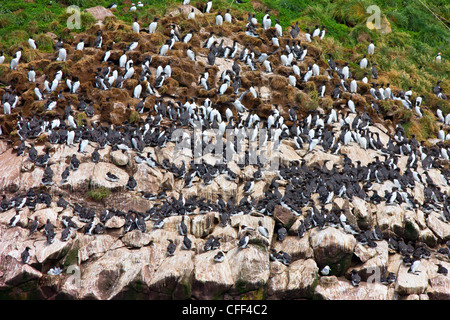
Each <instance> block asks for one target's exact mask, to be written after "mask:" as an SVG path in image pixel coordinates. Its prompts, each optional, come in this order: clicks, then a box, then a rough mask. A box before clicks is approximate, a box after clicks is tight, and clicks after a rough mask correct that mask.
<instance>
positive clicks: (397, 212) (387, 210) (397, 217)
mask: <svg viewBox="0 0 450 320" xmlns="http://www.w3.org/2000/svg"><path fill="white" fill-rule="evenodd" d="M376 215H377V223H378V226H379V227H380V229H381V231H382V232H383V233H384V232H385V231H386V232H394V233H396V234H397V235H403V226H404V218H405V210H404V209H403V208H402V207H400V206H399V205H386V204H385V202H382V203H380V204H379V205H378V207H377V211H376Z"/></svg>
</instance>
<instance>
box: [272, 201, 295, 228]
mask: <svg viewBox="0 0 450 320" xmlns="http://www.w3.org/2000/svg"><path fill="white" fill-rule="evenodd" d="M273 217H274V218H275V219H276V220H277V221H278V222H281V224H283V226H284V227H285V228H286V229H289V228H290V227H291V226H292V224H293V223H294V222H295V220H296V219H297V216H296V215H295V214H294V213H293V212H292V211H291V210H289V209H287V208H285V207H283V206H281V205H277V206H276V207H275V209H274V210H273Z"/></svg>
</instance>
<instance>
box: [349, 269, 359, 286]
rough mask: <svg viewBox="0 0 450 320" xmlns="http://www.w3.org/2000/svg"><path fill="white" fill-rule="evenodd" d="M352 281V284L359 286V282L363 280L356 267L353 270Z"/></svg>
mask: <svg viewBox="0 0 450 320" xmlns="http://www.w3.org/2000/svg"><path fill="white" fill-rule="evenodd" d="M351 281H352V285H353V286H354V287H357V286H359V283H360V282H361V276H360V275H359V274H358V271H357V270H355V269H353V270H352V274H351Z"/></svg>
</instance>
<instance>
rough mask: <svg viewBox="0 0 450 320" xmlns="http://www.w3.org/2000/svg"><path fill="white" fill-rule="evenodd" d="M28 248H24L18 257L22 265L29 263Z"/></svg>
mask: <svg viewBox="0 0 450 320" xmlns="http://www.w3.org/2000/svg"><path fill="white" fill-rule="evenodd" d="M30 257H31V256H30V247H26V248H25V250H24V251H23V252H22V254H21V255H20V258H21V259H22V263H23V264H28V262H30Z"/></svg>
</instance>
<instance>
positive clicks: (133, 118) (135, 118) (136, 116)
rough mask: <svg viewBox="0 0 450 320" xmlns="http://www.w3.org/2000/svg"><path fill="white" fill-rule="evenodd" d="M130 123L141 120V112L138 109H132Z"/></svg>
mask: <svg viewBox="0 0 450 320" xmlns="http://www.w3.org/2000/svg"><path fill="white" fill-rule="evenodd" d="M128 121H129V122H130V123H136V122H138V121H139V113H138V112H137V111H132V112H131V114H130V119H129V120H128Z"/></svg>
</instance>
